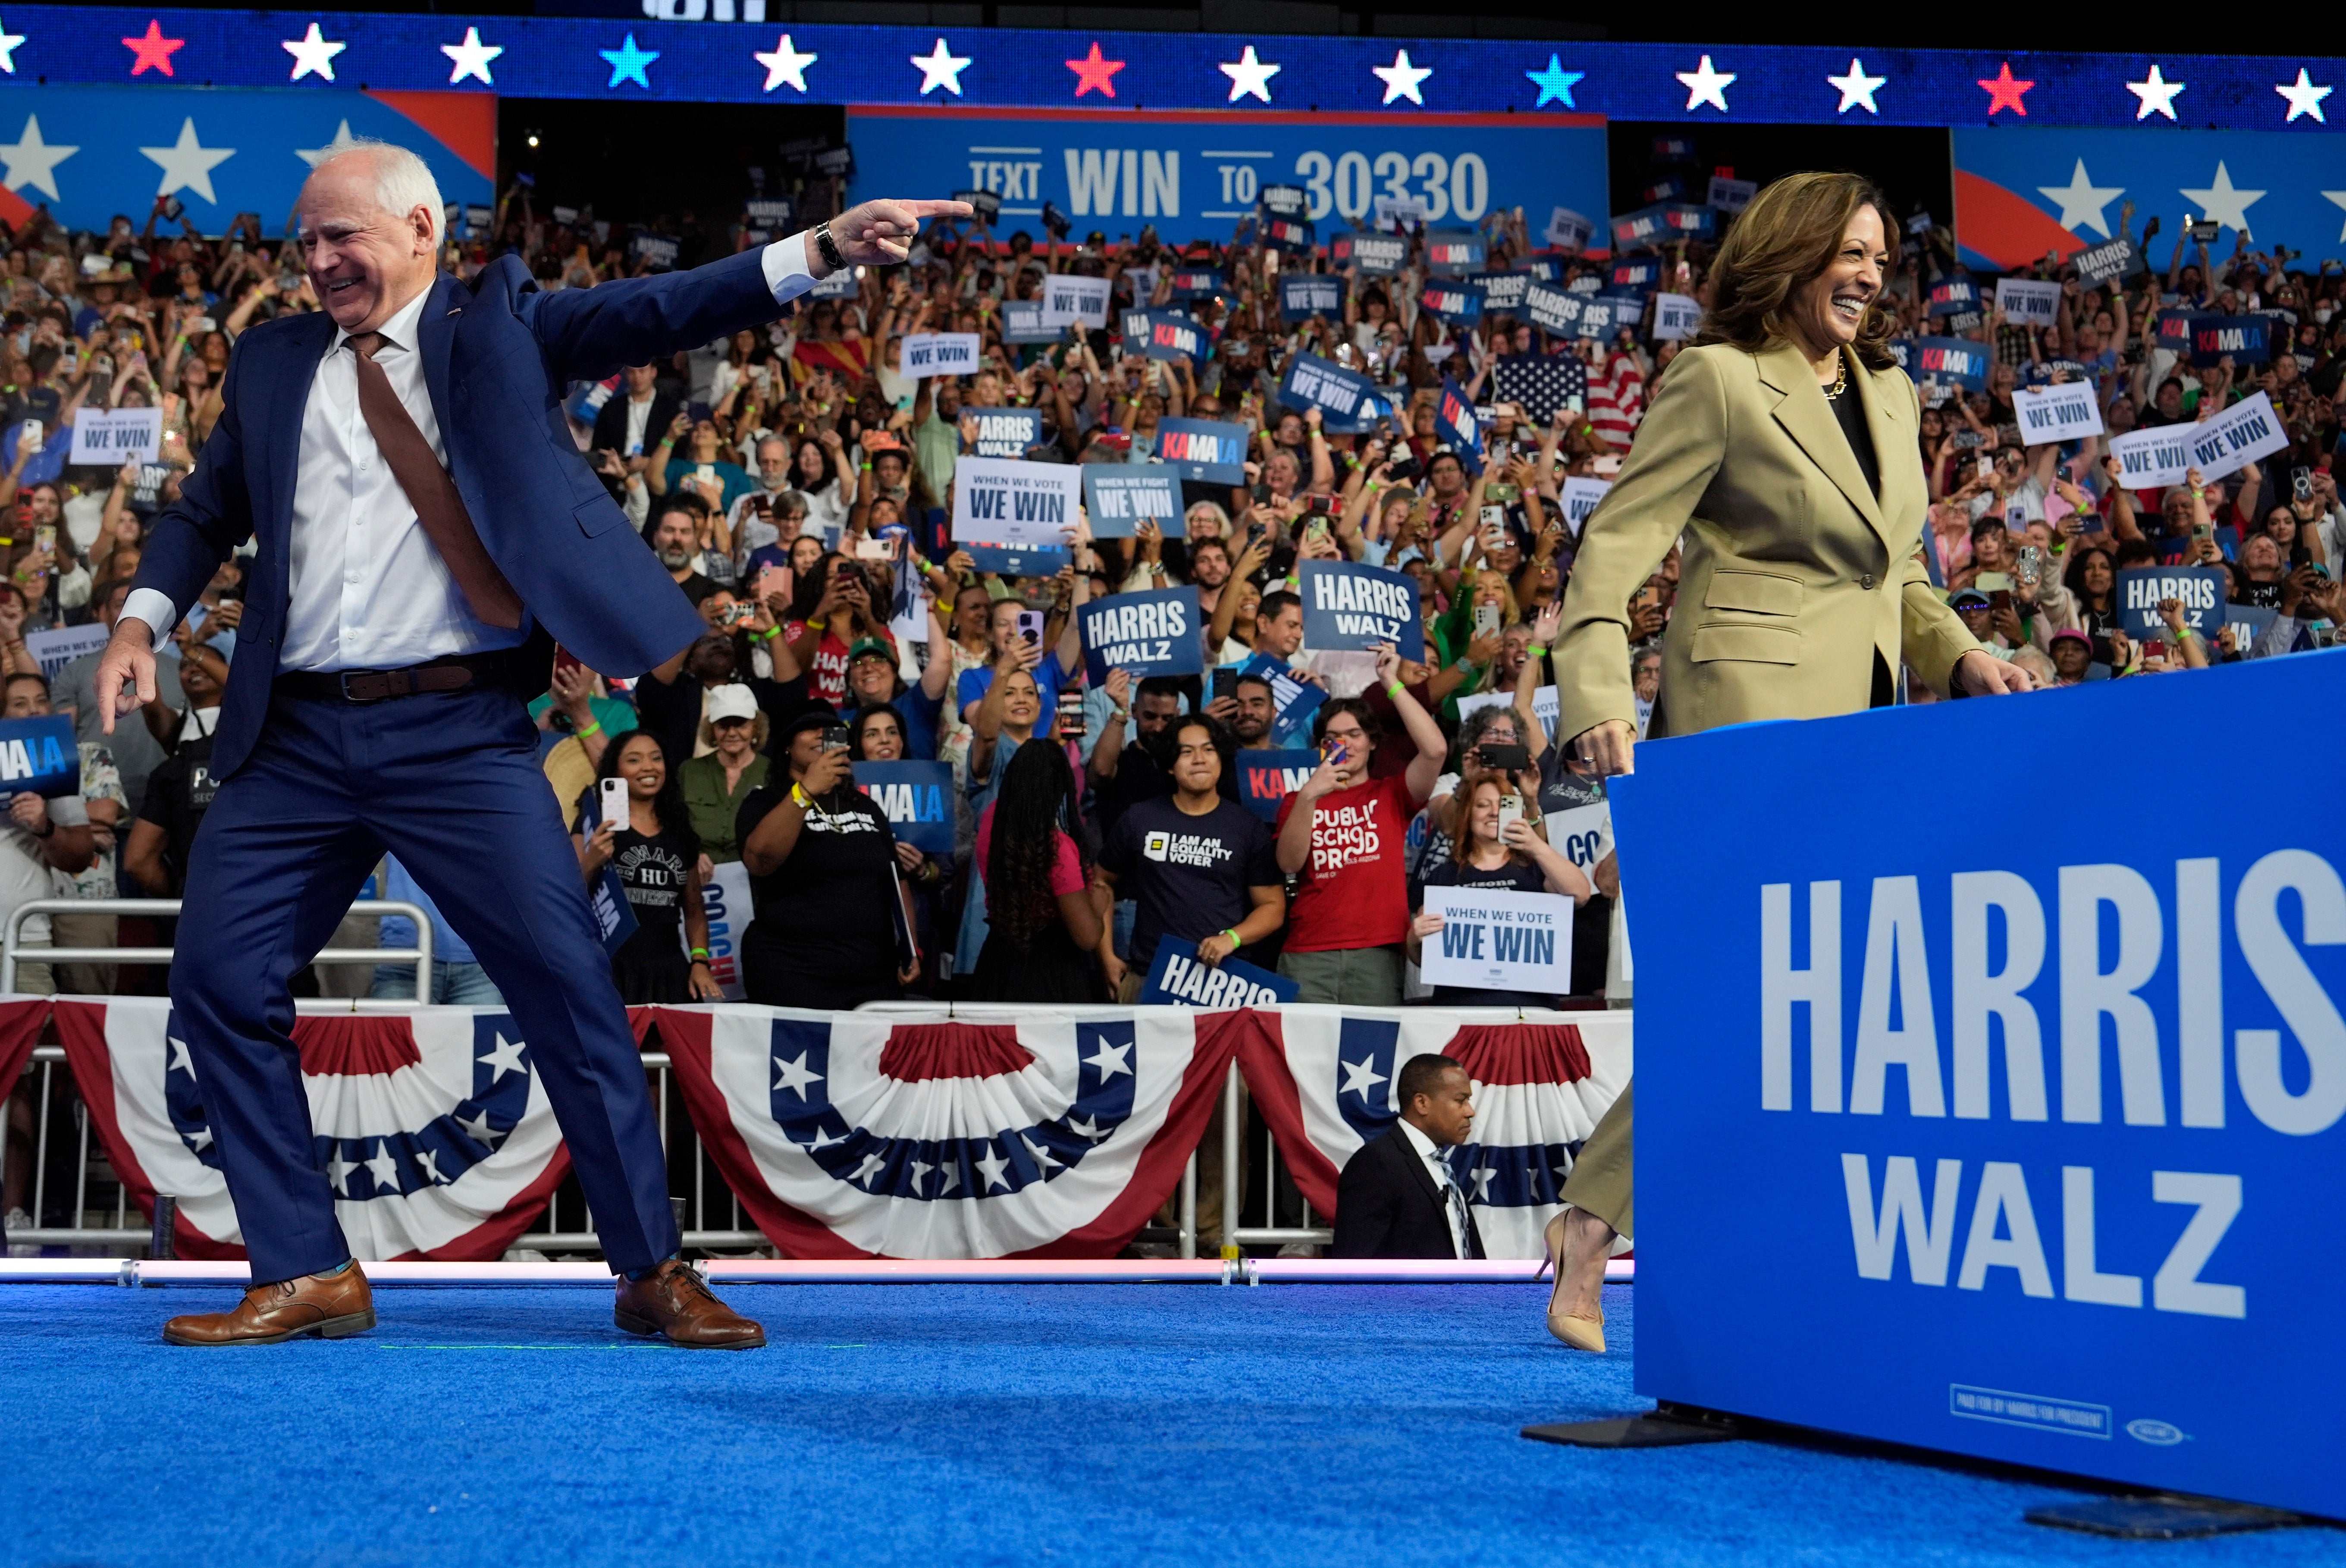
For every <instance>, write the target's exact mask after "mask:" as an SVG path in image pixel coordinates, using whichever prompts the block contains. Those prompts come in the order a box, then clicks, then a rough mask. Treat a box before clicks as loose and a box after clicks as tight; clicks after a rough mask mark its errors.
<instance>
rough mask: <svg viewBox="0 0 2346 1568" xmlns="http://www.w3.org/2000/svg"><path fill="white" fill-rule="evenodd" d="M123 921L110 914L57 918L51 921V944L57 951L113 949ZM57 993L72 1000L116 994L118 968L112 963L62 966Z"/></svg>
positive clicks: (58, 975) (65, 964)
mask: <svg viewBox="0 0 2346 1568" xmlns="http://www.w3.org/2000/svg"><path fill="white" fill-rule="evenodd" d="M120 924H121V921H120V918H119V917H118V916H115V915H109V914H57V915H51V916H50V917H49V941H50V942H52V943H54V944H55V945H56V946H58V947H114V946H117V941H116V934H117V928H118V927H119V926H120ZM53 967H54V968H55V969H56V978H57V982H58V984H57V989H58V990H60V991H62V992H65V993H67V994H68V995H73V996H111V995H113V994H114V973H115V966H114V965H113V964H110V963H60V964H56V965H54V966H53Z"/></svg>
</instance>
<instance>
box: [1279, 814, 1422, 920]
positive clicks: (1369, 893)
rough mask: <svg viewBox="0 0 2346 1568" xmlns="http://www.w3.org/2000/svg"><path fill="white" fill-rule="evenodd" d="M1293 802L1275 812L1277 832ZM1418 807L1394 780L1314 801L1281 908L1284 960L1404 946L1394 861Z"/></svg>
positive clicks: (1400, 883) (1403, 912)
mask: <svg viewBox="0 0 2346 1568" xmlns="http://www.w3.org/2000/svg"><path fill="white" fill-rule="evenodd" d="M1295 802H1296V797H1294V796H1292V795H1290V796H1289V797H1288V798H1287V799H1286V800H1285V801H1283V802H1281V804H1280V808H1279V827H1280V830H1284V829H1285V828H1286V826H1287V816H1288V813H1289V812H1290V811H1292V810H1294V809H1295ZM1422 804H1423V801H1421V800H1419V799H1416V797H1414V796H1413V795H1412V794H1411V793H1410V789H1409V780H1408V779H1407V778H1405V777H1403V776H1402V775H1399V774H1396V775H1394V776H1393V777H1392V778H1390V779H1370V780H1369V781H1368V782H1367V783H1365V784H1358V785H1355V786H1353V787H1352V789H1337V790H1333V791H1331V792H1330V793H1328V794H1326V795H1322V796H1321V797H1320V799H1319V800H1318V802H1317V803H1316V805H1317V809H1316V810H1314V812H1313V815H1312V818H1311V860H1308V861H1306V862H1305V863H1304V867H1303V871H1302V874H1301V877H1300V878H1299V879H1298V881H1297V882H1296V886H1295V896H1294V898H1293V899H1291V900H1290V901H1289V903H1288V906H1287V944H1286V950H1287V951H1288V952H1338V951H1343V950H1350V949H1352V948H1361V947H1392V946H1393V945H1395V944H1397V943H1399V942H1403V941H1406V940H1407V939H1408V936H1409V885H1408V880H1407V877H1406V876H1405V874H1404V872H1403V856H1404V855H1405V853H1406V846H1407V842H1408V839H1409V821H1410V819H1411V818H1412V817H1414V816H1416V815H1417V809H1418V807H1419V806H1421V805H1422Z"/></svg>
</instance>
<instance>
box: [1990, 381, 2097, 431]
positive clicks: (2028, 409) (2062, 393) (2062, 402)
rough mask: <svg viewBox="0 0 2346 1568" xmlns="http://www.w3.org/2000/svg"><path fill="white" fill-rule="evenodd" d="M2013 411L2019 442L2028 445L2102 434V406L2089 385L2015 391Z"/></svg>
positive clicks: (2064, 383)
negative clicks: (2017, 426) (2036, 390)
mask: <svg viewBox="0 0 2346 1568" xmlns="http://www.w3.org/2000/svg"><path fill="white" fill-rule="evenodd" d="M2012 412H2013V414H2014V416H2015V418H2016V419H2018V420H2019V422H2020V439H2021V440H2022V441H2023V442H2024V443H2026V444H2028V445H2030V446H2043V445H2044V444H2045V443H2047V442H2055V441H2082V440H2084V439H2085V438H2086V436H2089V435H2099V434H2101V433H2102V407H2101V404H2100V403H2099V402H2096V400H2095V397H2094V385H2093V383H2092V382H2062V383H2061V384H2060V385H2058V386H2050V387H2046V388H2045V389H2044V390H2043V391H2041V392H2031V391H2026V390H2015V392H2013V394H2012Z"/></svg>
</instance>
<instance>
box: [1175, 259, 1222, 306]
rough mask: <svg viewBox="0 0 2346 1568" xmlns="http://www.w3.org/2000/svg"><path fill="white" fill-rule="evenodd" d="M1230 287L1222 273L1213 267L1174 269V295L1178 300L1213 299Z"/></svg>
mask: <svg viewBox="0 0 2346 1568" xmlns="http://www.w3.org/2000/svg"><path fill="white" fill-rule="evenodd" d="M1228 287H1229V285H1228V284H1226V283H1225V282H1223V280H1222V275H1221V274H1220V273H1219V272H1217V271H1215V270H1213V269H1212V268H1211V267H1177V268H1175V269H1174V270H1173V297H1174V298H1175V299H1177V300H1211V299H1214V298H1216V297H1218V296H1219V295H1220V294H1221V293H1222V292H1223V291H1224V290H1226V289H1227V288H1228Z"/></svg>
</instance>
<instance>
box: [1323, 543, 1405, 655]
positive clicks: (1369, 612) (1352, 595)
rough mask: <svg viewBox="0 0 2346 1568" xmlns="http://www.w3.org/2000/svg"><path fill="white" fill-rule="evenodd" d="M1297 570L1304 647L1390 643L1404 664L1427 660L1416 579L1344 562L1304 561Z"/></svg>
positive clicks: (1337, 647) (1328, 648)
mask: <svg viewBox="0 0 2346 1568" xmlns="http://www.w3.org/2000/svg"><path fill="white" fill-rule="evenodd" d="M1299 569H1300V572H1301V578H1302V589H1301V592H1302V595H1303V643H1304V646H1305V647H1309V648H1311V649H1313V650H1314V651H1329V650H1334V649H1339V648H1371V647H1376V646H1377V644H1379V643H1392V645H1393V646H1394V647H1395V648H1396V649H1397V650H1399V652H1400V654H1401V657H1403V658H1405V659H1412V660H1416V659H1422V658H1423V657H1425V627H1424V626H1423V623H1421V622H1420V621H1419V619H1418V613H1417V581H1416V579H1415V578H1413V577H1411V576H1409V575H1407V574H1405V573H1402V572H1388V571H1386V570H1385V569H1384V568H1383V567H1382V566H1360V565H1352V563H1350V562H1344V561H1304V562H1301V563H1300V564H1299Z"/></svg>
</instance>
